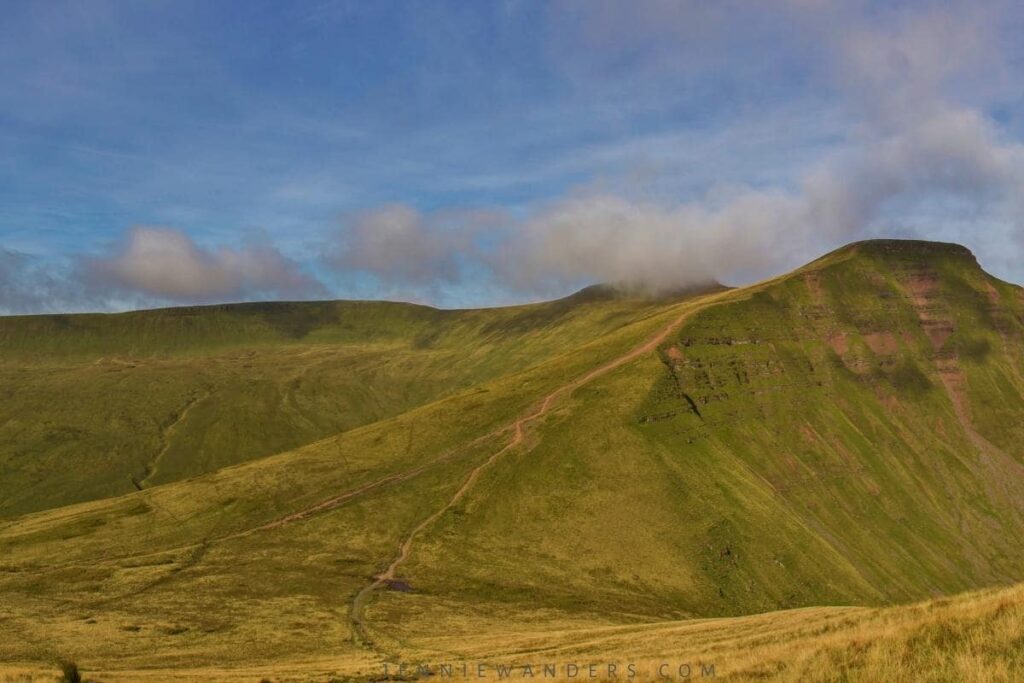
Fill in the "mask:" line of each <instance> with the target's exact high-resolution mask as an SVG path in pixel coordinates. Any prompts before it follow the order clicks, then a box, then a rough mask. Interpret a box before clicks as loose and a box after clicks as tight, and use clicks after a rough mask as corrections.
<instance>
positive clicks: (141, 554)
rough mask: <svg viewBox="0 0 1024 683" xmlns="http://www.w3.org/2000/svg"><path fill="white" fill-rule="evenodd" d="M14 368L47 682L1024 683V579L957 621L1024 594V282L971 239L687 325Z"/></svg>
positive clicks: (892, 249)
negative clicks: (566, 679)
mask: <svg viewBox="0 0 1024 683" xmlns="http://www.w3.org/2000/svg"><path fill="white" fill-rule="evenodd" d="M0 349H2V361H0V368H2V370H0V372H2V373H3V375H4V381H3V383H2V386H3V387H4V392H3V394H2V398H0V416H2V418H3V421H2V422H0V425H2V426H0V488H2V489H3V490H4V491H5V493H7V492H9V494H8V495H5V496H4V502H3V504H2V507H0V514H3V515H5V516H6V518H5V519H3V520H0V593H2V594H3V596H4V601H3V604H4V606H3V607H0V629H3V630H4V632H5V635H6V637H3V638H0V662H8V663H10V666H11V667H14V666H25V667H31V666H36V667H38V666H42V665H43V664H44V663H45V662H54V661H58V660H60V659H73V660H75V661H77V662H78V663H79V664H80V665H82V666H83V668H84V669H86V670H87V671H95V672H98V673H97V675H99V676H100V677H101V678H102V680H104V681H108V680H138V679H141V678H146V677H149V678H151V679H153V680H173V679H174V678H175V677H179V678H181V679H182V680H194V679H214V680H229V679H250V680H251V679H252V678H253V677H255V676H268V677H272V678H277V677H280V678H288V679H289V680H292V679H296V680H303V679H304V677H309V678H311V679H313V680H324V679H326V678H327V677H329V676H338V677H348V676H357V677H368V676H374V675H377V676H379V675H380V673H381V671H382V666H383V663H384V662H385V661H388V662H392V663H394V662H397V661H404V662H421V663H430V662H438V661H456V662H457V661H467V660H468V661H472V662H477V661H488V662H496V661H499V660H501V658H505V660H504V661H508V660H510V659H512V660H516V661H518V662H520V663H522V662H523V661H525V660H530V661H541V660H553V661H558V662H563V663H564V662H566V661H577V662H580V663H586V662H593V661H597V662H610V661H620V662H621V661H624V660H627V659H628V658H639V659H640V660H642V661H644V662H647V663H650V662H653V661H655V660H656V659H657V658H666V657H667V658H668V659H667V661H675V660H676V659H678V657H680V656H686V657H691V658H692V660H693V663H695V664H696V662H697V660H698V659H700V661H701V662H704V663H706V662H713V663H715V666H716V672H717V673H718V675H719V676H726V675H735V676H739V677H743V676H748V675H749V676H752V677H757V676H764V675H770V676H777V677H783V678H785V677H787V676H788V677H791V678H792V679H794V680H796V679H801V680H803V679H807V678H810V679H813V678H815V677H818V678H821V679H823V680H827V679H828V678H829V675H830V674H836V672H837V671H847V674H849V675H850V676H853V675H854V674H853V673H851V672H859V673H857V674H856V675H859V676H863V677H864V680H871V679H872V678H871V676H872V673H871V672H875V673H877V672H878V671H879V669H878V668H877V666H878V661H879V658H884V656H885V655H886V653H887V652H888V653H890V654H891V652H895V651H900V652H904V651H906V652H910V651H915V652H924V651H926V648H925V649H922V648H923V645H922V644H930V645H929V647H931V646H932V645H934V647H932V649H931V650H927V651H928V652H932V653H934V656H933V657H932V659H931V660H930V661H931V664H929V666H934V667H936V668H935V675H936V676H937V677H940V678H941V677H942V676H945V675H947V674H949V672H952V671H960V673H961V674H963V673H964V672H965V671H967V670H968V669H967V668H969V667H971V666H985V665H986V662H987V663H988V664H989V665H993V666H994V665H995V664H996V663H998V665H999V666H1003V667H1009V669H1008V671H1010V672H1011V673H1012V672H1013V671H1017V672H1022V673H1024V662H1022V661H1021V658H1020V657H1019V656H1018V655H1014V654H1013V653H1014V652H1019V651H1020V648H1018V647H1017V645H1019V637H1018V640H1014V639H1013V637H1012V636H1011V635H1007V634H1011V632H1012V628H1014V626H1013V625H1014V624H1017V625H1019V624H1020V623H1022V620H1024V617H1022V612H1024V598H1022V596H1021V592H1020V589H1019V588H1006V589H1003V590H1002V591H999V590H994V589H993V590H989V591H988V592H983V593H975V594H970V595H965V596H963V597H960V598H956V599H955V600H953V601H952V602H951V601H950V599H949V598H947V597H945V596H950V595H952V594H954V593H959V592H963V591H971V590H975V589H979V588H985V587H993V586H1005V585H1009V584H1012V583H1014V582H1017V581H1021V580H1022V579H1024V445H1022V444H1024V290H1021V288H1019V287H1017V286H1015V285H1011V284H1008V283H1005V282H1002V281H1000V280H998V279H996V278H994V277H992V276H990V275H988V274H986V273H985V272H984V271H983V270H982V269H981V268H980V267H979V265H978V263H977V262H976V260H975V258H974V257H973V255H972V254H971V253H970V252H969V251H968V250H967V249H965V248H963V247H960V246H957V245H949V244H940V243H931V242H915V241H892V240H878V241H869V242H860V243H856V244H853V245H849V246H847V247H844V248H842V249H839V250H837V251H835V252H833V253H831V254H828V255H826V256H824V257H822V258H820V259H818V260H817V261H815V262H813V263H811V264H808V265H807V266H805V267H803V268H801V269H798V270H797V271H794V272H793V273H790V274H787V275H785V276H782V277H779V278H775V279H773V280H770V281H767V282H764V283H759V284H756V285H753V286H750V287H744V288H739V289H733V290H725V289H724V288H721V287H713V288H708V289H707V290H705V291H704V292H703V293H701V292H688V293H686V294H685V296H680V297H667V298H666V297H659V298H645V297H641V296H639V295H628V296H610V295H608V292H607V290H594V291H590V292H584V293H582V294H581V295H577V296H574V297H569V298H567V299H564V300H561V301H557V302H550V303H547V304H537V305H532V306H524V307H515V308H509V309H490V310H478V311H437V310H434V309H429V308H424V307H417V306H411V305H405V304H385V303H368V302H337V303H335V302H331V303H315V304H298V303H294V304H259V305H241V306H225V307H207V308H189V309H169V310H165V311H147V312H139V313H131V314H122V315H117V316H33V317H23V318H6V319H0ZM137 489H141V490H137ZM926 600H931V602H922V603H920V604H918V605H916V606H905V604H906V603H910V602H914V601H926ZM890 605H901V606H894V607H886V606H890ZM883 607H884V609H882V608H883ZM768 612H771V613H772V614H766V615H763V616H748V615H755V614H761V613H768ZM1016 632H1017V633H1019V630H1018V631H1016ZM979 634H988V635H989V636H991V637H990V638H989V640H988V641H986V642H988V643H989V645H987V646H986V647H988V650H985V649H984V648H981V646H979V645H977V644H976V641H977V639H978V638H980V637H981V636H980V635H979ZM858 639H859V640H858ZM943 639H945V640H943ZM857 643H859V645H856V646H854V645H852V644H857ZM908 643H910V644H911V645H908ZM1015 643H1016V645H1015ZM919 646H920V647H919ZM961 646H962V647H961ZM851 648H853V649H852V654H851ZM900 648H903V649H902V650H900ZM971 648H974V649H973V650H972V649H971ZM979 648H981V649H979ZM1015 648H1016V649H1015ZM757 654H761V655H764V656H763V658H762V659H761V660H758V661H754V659H756V657H754V655H757ZM915 656H916V655H915ZM909 657H910V656H909V655H908V659H907V662H908V665H909V662H910V659H909ZM956 657H959V659H955V661H954V658H956ZM972 657H973V658H974V659H972ZM858 658H859V659H858ZM915 661H916V660H915ZM979 662H980V663H979ZM602 666H603V664H602ZM872 666H874V667H876V668H874V669H872V668H871V667H872ZM801 667H803V668H801ZM808 667H809V668H808ZM943 667H945V668H943ZM950 667H952V668H950ZM956 667H967V668H962V670H961V669H957V668H956ZM1014 667H1016V668H1014ZM0 670H2V669H0ZM493 674H494V672H493V671H492V675H493ZM560 675H563V676H564V675H566V674H564V672H563V674H560ZM603 675H604V674H603ZM964 675H966V674H964ZM1007 675H1008V676H1009V675H1010V674H1009V673H1008V674H1007ZM190 677H191V678H190ZM951 677H960V676H959V675H957V676H951Z"/></svg>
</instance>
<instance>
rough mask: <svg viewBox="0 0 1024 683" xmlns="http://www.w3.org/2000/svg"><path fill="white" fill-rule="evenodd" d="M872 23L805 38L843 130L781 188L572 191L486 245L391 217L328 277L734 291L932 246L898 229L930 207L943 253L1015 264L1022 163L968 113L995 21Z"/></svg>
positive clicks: (973, 12)
mask: <svg viewBox="0 0 1024 683" xmlns="http://www.w3.org/2000/svg"><path fill="white" fill-rule="evenodd" d="M801 11H805V10H801ZM806 11H807V12H812V13H813V12H822V11H824V12H826V13H827V9H825V10H822V9H821V8H819V7H812V8H811V9H807V10H806ZM814 16H818V15H814ZM885 19H886V21H889V22H891V23H888V24H886V25H879V24H871V25H867V24H861V25H859V26H857V25H854V26H853V27H852V28H851V27H848V26H846V25H843V24H841V23H839V22H834V23H835V24H837V25H839V26H840V28H835V27H834V26H833V25H832V24H828V23H826V22H822V25H821V26H819V27H818V28H820V29H821V34H822V36H821V39H822V40H823V41H825V42H827V43H828V45H829V46H830V47H829V48H828V50H829V51H828V53H827V54H829V59H830V60H831V61H830V62H829V64H828V67H827V68H828V80H829V82H830V83H831V84H832V85H833V87H835V88H836V89H837V90H838V93H839V95H840V97H841V98H842V99H843V101H844V103H845V109H846V110H847V111H848V112H849V114H850V116H851V118H853V119H854V120H855V121H856V122H857V124H856V125H855V126H854V127H853V128H852V129H851V131H850V133H849V135H848V136H847V138H846V139H845V140H843V141H842V142H841V143H840V144H838V145H836V146H835V148H834V150H833V151H832V152H831V153H829V154H828V155H827V156H826V157H825V158H823V159H821V160H820V161H819V162H818V163H817V164H814V165H813V166H812V167H810V168H808V169H807V170H806V172H805V173H804V174H802V176H800V177H798V178H797V179H796V181H795V182H794V183H793V184H792V185H791V186H788V187H778V188H768V189H765V188H761V187H757V188H755V187H739V188H736V187H732V188H728V189H727V190H718V189H716V191H714V192H712V193H711V194H709V195H708V196H706V197H703V198H698V199H695V200H691V201H685V202H679V203H677V204H674V205H673V204H665V203H653V202H649V201H643V200H638V199H635V198H632V197H627V196H619V195H616V194H614V193H608V192H595V191H587V190H586V189H585V188H584V189H581V190H579V191H578V192H575V193H573V194H572V195H571V196H569V197H567V198H564V199H562V200H559V201H556V202H553V203H551V204H548V205H547V206H545V207H542V208H540V209H539V210H535V211H534V212H532V213H530V214H529V215H527V216H526V217H521V218H519V219H512V218H506V219H505V220H504V221H501V222H500V225H498V226H497V227H496V226H495V223H494V222H493V221H492V222H491V223H490V224H489V225H488V226H487V228H486V229H484V228H483V227H480V226H477V227H476V228H474V227H473V221H472V220H469V221H467V220H465V219H463V221H462V224H461V226H460V227H459V229H457V230H450V229H448V228H447V226H446V224H445V221H443V220H441V219H440V217H439V216H423V215H421V214H419V213H417V212H416V211H415V210H414V209H412V208H410V207H400V206H391V207H387V208H386V209H383V210H382V211H381V212H379V213H376V214H373V213H371V214H370V215H369V216H368V217H364V218H363V219H362V220H361V222H357V223H356V224H355V225H354V226H353V227H352V228H351V230H350V232H349V235H350V240H351V242H350V243H349V244H348V245H346V244H341V245H340V246H338V247H336V248H337V252H336V254H335V256H334V258H333V260H332V264H333V265H334V266H336V267H343V268H346V269H356V270H361V271H365V272H369V273H373V274H375V275H377V276H379V277H380V278H381V279H383V280H389V281H395V280H398V281H403V282H406V283H408V284H409V285H422V284H424V283H430V282H435V281H446V282H450V281H455V280H458V278H459V277H460V272H463V271H467V270H468V271H471V272H473V273H478V272H479V270H480V269H481V268H483V269H486V270H488V271H489V272H490V273H491V275H492V276H493V277H494V278H495V279H497V280H498V281H499V282H500V283H501V284H502V285H503V286H506V287H509V288H511V289H513V290H515V291H523V292H530V291H535V292H536V291H551V290H553V289H557V288H559V287H563V288H564V287H565V286H567V285H572V284H578V283H580V282H586V281H605V282H623V283H628V284H632V285H637V284H639V285H644V286H647V287H651V288H655V289H663V288H671V287H677V286H685V285H688V284H693V283H696V282H701V281H706V280H709V279H719V280H722V281H731V282H738V281H739V282H742V281H749V280H751V279H755V278H757V277H764V276H767V275H770V274H773V273H776V272H778V271H779V270H780V269H783V268H787V267H791V266H794V265H797V264H798V263H800V262H801V261H803V260H806V259H808V258H810V257H813V256H816V255H818V254H820V253H821V252H822V251H824V250H826V249H828V248H833V247H836V246H839V245H840V244H842V243H845V242H849V241H854V240H858V239H864V238H869V237H873V236H877V235H879V234H887V235H894V234H895V235H897V236H923V237H928V236H934V235H931V233H930V230H933V229H934V227H935V226H934V225H930V226H928V227H926V228H924V229H923V230H922V229H919V228H915V227H907V226H914V224H915V222H914V216H915V215H917V213H921V212H923V213H928V212H929V211H930V210H931V209H932V207H935V206H942V205H943V203H944V202H954V203H956V204H957V205H958V206H966V207H968V210H969V211H970V212H972V214H973V216H974V217H975V219H976V220H975V222H974V226H975V227H974V228H973V231H974V232H971V233H970V234H967V235H964V234H959V235H956V237H958V238H961V239H963V238H974V241H975V242H978V241H983V240H984V237H985V235H984V233H982V232H981V231H983V230H985V229H986V228H985V227H984V226H987V225H993V224H996V225H1002V226H1008V228H1007V230H1008V233H1009V234H1011V235H1013V236H1014V237H1016V239H1017V240H1018V242H1017V244H1016V245H1011V247H1013V248H1015V249H1016V250H1018V251H1024V229H1022V226H1024V205H1022V203H1021V202H1022V201H1024V200H1022V197H1024V147H1022V146H1021V145H1020V144H1019V143H1017V142H1016V141H1013V140H1009V139H1007V138H1006V136H1005V134H1004V132H1003V131H1002V130H1001V129H1000V127H999V125H998V124H997V123H996V121H995V120H994V119H993V118H992V117H990V116H989V115H988V114H987V113H986V111H985V110H984V108H983V107H982V106H981V105H971V104H969V103H968V102H969V100H970V96H971V95H972V94H973V92H972V88H973V87H974V83H975V81H986V80H991V79H990V78H989V77H990V76H991V74H993V73H998V72H1000V70H1001V69H1003V67H1004V65H1003V63H1002V62H1003V60H1002V59H1001V55H1000V52H999V49H998V47H997V46H998V40H997V37H996V26H995V23H996V22H997V21H998V14H997V13H989V12H987V11H985V10H984V9H978V8H977V7H976V6H973V5H961V6H954V7H952V8H942V9H937V10H934V11H929V12H924V13H902V14H900V13H896V14H893V15H889V16H887V17H885ZM666 25H669V26H670V25H671V22H669V23H667V24H666ZM831 46H836V47H831ZM931 213H933V214H934V213H935V211H934V210H931ZM968 241H970V239H968ZM1006 248H1007V247H1006V246H1004V247H1002V249H1003V250H1004V251H1005V249H1006Z"/></svg>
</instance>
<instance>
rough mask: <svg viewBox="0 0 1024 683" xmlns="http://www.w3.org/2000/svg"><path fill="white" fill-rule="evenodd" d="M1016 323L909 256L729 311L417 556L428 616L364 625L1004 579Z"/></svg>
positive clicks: (697, 324) (728, 603) (1013, 450)
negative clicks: (455, 606)
mask: <svg viewBox="0 0 1024 683" xmlns="http://www.w3.org/2000/svg"><path fill="white" fill-rule="evenodd" d="M1022 304H1024V300H1022V297H1021V290H1020V289H1019V288H1017V287H1014V286H1011V285H1008V284H1006V283H1003V282H1000V281H998V280H996V279H994V278H991V277H989V276H988V275H986V274H985V273H984V272H983V271H981V269H980V268H979V267H978V266H977V264H976V263H975V261H974V259H973V257H972V256H971V255H970V254H969V252H967V250H965V249H963V248H961V247H956V246H953V245H939V244H930V243H914V242H873V243H863V244H859V245H856V246H853V247H850V248H847V249H844V250H841V251H840V252H837V253H835V254H832V255H830V256H829V257H827V258H825V259H822V260H821V261H819V262H817V263H815V264H812V265H811V266H809V267H807V268H805V269H803V270H802V271H799V272H797V273H795V274H793V275H791V276H787V277H784V278H780V279H779V280H777V281H774V282H771V283H767V284H765V285H762V286H758V287H755V288H751V289H750V290H747V291H745V292H736V293H734V294H733V295H731V296H730V297H728V298H727V299H726V300H724V301H723V302H721V303H719V304H717V305H714V306H708V307H706V308H704V309H702V310H700V311H698V312H696V313H695V314H694V315H693V316H692V317H691V318H690V319H689V320H688V321H687V322H686V323H685V324H684V326H683V327H682V328H681V329H680V330H679V332H678V333H677V334H675V335H674V336H673V337H672V339H671V340H670V343H666V344H664V345H663V346H662V347H661V349H660V353H659V354H658V355H657V356H655V355H651V356H649V357H646V358H644V359H641V360H638V361H637V362H636V363H634V364H632V365H630V366H629V367H623V368H621V369H620V370H618V371H616V372H615V373H613V374H611V375H610V376H608V377H606V378H602V379H600V380H598V381H596V382H594V383H593V384H590V385H588V386H586V387H583V388H581V389H580V390H578V391H577V392H576V393H575V394H574V396H573V398H572V400H571V401H569V402H567V403H566V404H565V405H564V406H563V407H562V409H561V410H559V411H558V413H557V414H556V415H554V416H552V418H551V419H550V420H548V421H547V422H546V423H545V424H544V425H543V426H542V427H540V428H539V429H538V431H537V433H536V434H535V436H534V441H533V444H532V445H533V447H532V448H531V449H529V450H523V451H519V452H517V453H516V454H515V455H514V456H513V457H509V458H507V459H505V460H503V461H502V462H501V463H499V464H498V465H497V466H496V467H495V470H494V472H493V474H492V475H491V476H490V477H489V478H488V479H487V480H486V481H483V482H481V484H480V485H479V486H478V487H477V488H476V490H475V492H474V493H473V494H472V495H471V496H469V497H468V499H467V500H466V501H465V503H464V504H463V505H461V506H460V508H459V509H458V510H456V511H455V513H454V514H451V515H447V516H446V517H445V519H443V520H442V521H441V522H440V523H439V524H438V525H437V526H436V528H435V529H434V531H433V533H431V534H430V535H429V538H427V539H424V541H423V542H422V543H421V550H420V552H419V553H418V554H417V555H415V556H414V557H413V558H412V559H411V561H410V562H409V564H408V566H407V570H406V574H407V577H406V578H407V580H408V581H409V583H410V584H411V585H413V586H415V587H419V588H420V589H421V591H422V596H416V597H413V598H410V597H408V596H406V595H400V594H389V595H388V596H387V597H386V598H385V599H384V600H383V601H381V602H380V603H379V604H378V605H377V606H376V607H375V608H374V609H376V610H377V611H378V615H377V623H382V624H395V623H400V622H401V621H402V619H403V617H402V614H403V612H404V610H405V609H406V606H407V605H408V604H409V603H411V602H414V601H416V600H427V601H428V602H429V600H430V598H429V597H428V596H433V595H437V596H443V597H444V598H445V599H455V598H456V597H458V598H459V599H464V600H466V601H467V602H468V603H474V602H476V601H494V600H498V601H509V602H513V603H517V604H542V605H549V606H552V607H558V608H560V609H566V610H572V609H580V610H582V609H586V610H592V611H595V612H601V613H608V612H609V611H617V610H622V611H624V612H630V613H641V614H646V615H650V616H656V617H680V616H711V615H726V614H743V613H750V612H758V611H766V610H773V609H780V608H788V607H797V606H805V605H822V604H865V603H868V604H872V603H874V604H878V603H883V602H890V601H897V600H909V599H920V598H923V597H927V596H929V595H935V594H945V593H950V592H955V591H961V590H965V589H968V588H971V587H976V586H981V585H988V584H992V583H1006V582H1013V581H1015V580H1019V579H1020V578H1021V577H1022V576H1024V466H1022V465H1021V462H1022V461H1024V446H1022V444H1024V440H1022V437H1024V433H1022V432H1024V401H1022V398H1021V396H1022V392H1024V380H1022V377H1021V369H1022V368H1024V341H1022V323H1021V311H1022V309H1024V305H1022ZM524 568H529V569H526V570H524ZM424 609H425V610H427V611H426V612H425V613H427V614H429V609H428V608H426V607H425V608H424Z"/></svg>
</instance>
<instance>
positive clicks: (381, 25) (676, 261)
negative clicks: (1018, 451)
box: [0, 0, 1024, 312]
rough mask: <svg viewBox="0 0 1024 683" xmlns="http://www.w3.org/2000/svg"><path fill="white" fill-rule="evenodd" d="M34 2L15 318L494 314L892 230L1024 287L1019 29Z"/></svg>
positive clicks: (978, 11)
mask: <svg viewBox="0 0 1024 683" xmlns="http://www.w3.org/2000/svg"><path fill="white" fill-rule="evenodd" d="M752 5H753V3H746V2H729V1H724V2H721V3H706V2H688V1H686V0H679V1H673V2H669V1H667V0H666V1H662V0H650V1H646V2H645V1H642V0H641V1H640V2H611V1H604V0H593V1H590V2H582V1H580V2H550V3H544V2H525V1H521V2H517V1H512V0H509V1H506V2H480V3H475V2H474V3H468V2H380V1H374V2H341V1H337V2H296V3H281V2H255V1H247V2H231V3H229V2H195V3H193V2H186V1H181V0H176V1H174V2H125V1H121V2H101V1H98V0H77V1H75V2H67V3H63V2H24V3H9V4H8V5H7V6H6V7H5V9H4V19H3V21H2V22H0V45H2V46H3V47H0V311H2V312H36V311H48V310H119V309H124V308H132V307H137V306H152V305H167V304H176V303H192V302H200V303H202V302H211V301H234V300H245V299H264V298H324V297H345V298H347V297H360V298H369V297H374V298H375V297H386V298H399V299H406V300H415V301H424V302H429V303H434V304H438V305H444V306H466V305H490V304H502V303H509V302H514V301H524V300H532V299H537V298H542V297H547V296H555V295H559V294H564V293H567V292H568V291H571V290H572V289H574V288H576V287H579V286H582V285H585V284H588V283H590V282H594V281H608V280H614V281H624V282H630V281H635V282H638V283H641V284H649V285H651V286H655V287H662V286H675V285H679V284H686V283H690V282H695V281H698V280H702V279H708V278H717V279H719V280H723V281H726V282H730V283H740V282H744V281H750V280H753V279H756V278H759V277H764V276H767V275H771V274H774V273H777V272H781V271H782V270H784V269H786V268H790V267H793V266H795V265H799V263H801V262H802V261H805V260H808V259H810V258H814V257H815V256H817V255H819V254H820V253H821V252H822V251H824V250H826V249H828V248H832V247H835V246H838V245H840V244H842V243H844V242H848V241H852V240H854V239H861V238H864V237H871V236H879V235H894V236H916V237H928V238H935V239H948V240H954V241H960V242H964V243H966V244H968V246H971V247H972V248H973V249H974V250H975V251H976V252H977V253H978V254H979V257H980V258H981V259H982V262H983V263H984V264H985V265H986V267H988V268H989V269H990V270H992V271H993V272H995V273H996V274H998V275H1000V276H1002V277H1005V278H1008V279H1013V280H1016V281H1018V282H1021V281H1024V266H1021V265H1019V264H1020V263H1021V261H1022V259H1021V258H1020V256H1021V251H1022V247H1024V232H1022V229H1021V224H1022V221H1021V218H1022V217H1024V210H1022V200H1021V199H1020V198H1021V197H1024V193H1022V192H1020V190H1021V189H1022V188H1021V185H1022V179H1024V161H1022V160H1024V152H1022V151H1021V146H1020V143H1019V140H1020V136H1021V133H1022V119H1021V115H1022V112H1024V107H1022V105H1024V103H1022V100H1021V97H1022V91H1021V87H1020V86H1021V85H1022V81H1024V79H1022V78H1021V76H1022V72H1021V69H1022V68H1024V65H1022V62H1021V59H1020V53H1019V50H1018V48H1017V47H1016V42H1017V41H1015V40H1014V37H1015V36H1016V35H1019V33H1018V31H1019V30H1020V29H1021V28H1024V27H1022V26H1021V24H1022V21H1021V20H1022V19H1024V16H1022V14H1024V13H1022V12H1021V11H1020V10H1017V9H1016V8H1015V7H1014V5H1013V4H1010V3H1007V4H1000V3H986V4H985V5H984V7H979V6H977V5H976V4H971V3H963V4H956V3H941V4H924V3H910V4H904V5H892V4H891V3H885V4H874V3H856V2H849V3H842V4H841V6H840V7H837V6H835V5H834V4H832V3H824V2H814V1H812V0H800V1H796V0H792V1H785V2H784V1H779V2H776V3H762V4H758V8H754V7H752Z"/></svg>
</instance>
